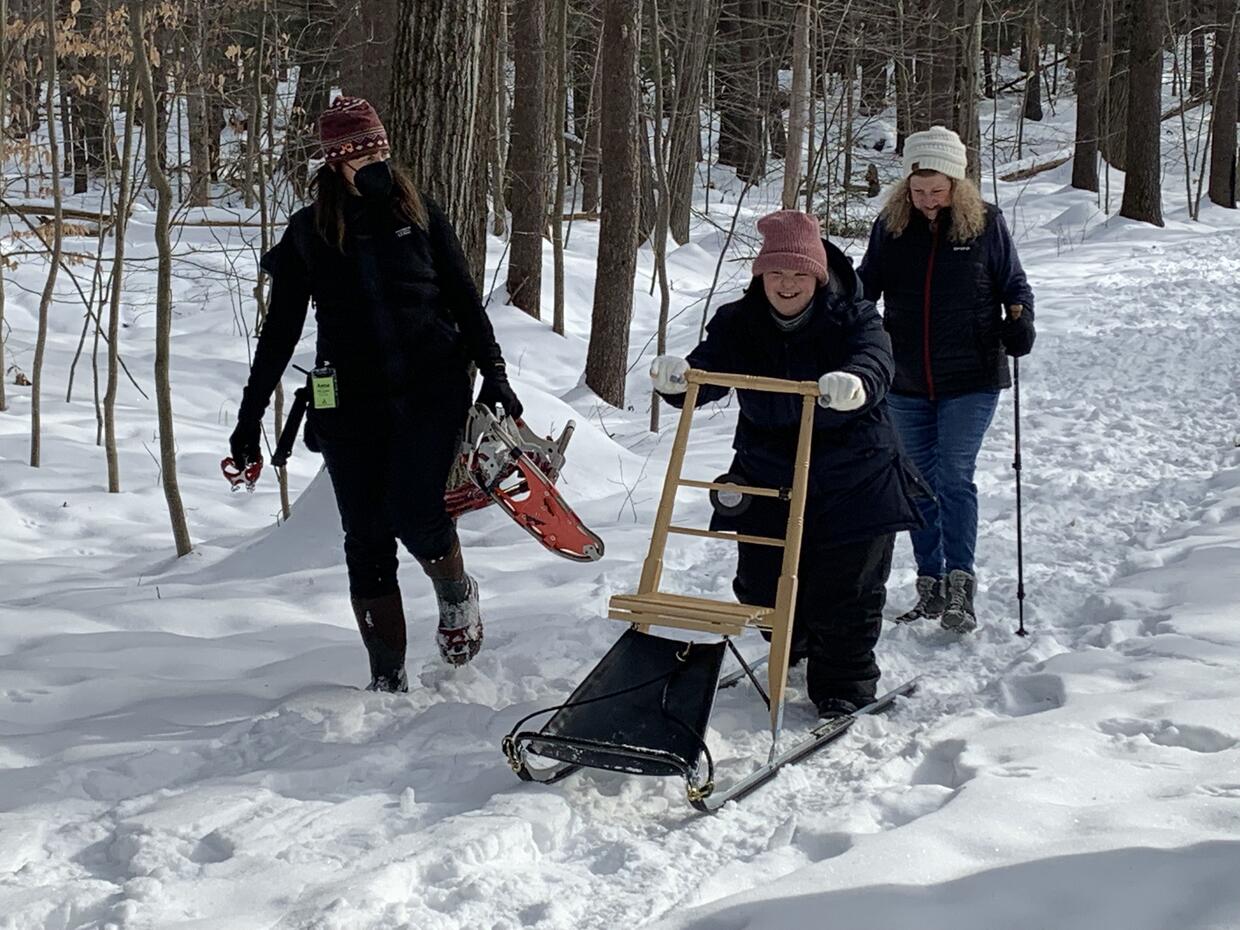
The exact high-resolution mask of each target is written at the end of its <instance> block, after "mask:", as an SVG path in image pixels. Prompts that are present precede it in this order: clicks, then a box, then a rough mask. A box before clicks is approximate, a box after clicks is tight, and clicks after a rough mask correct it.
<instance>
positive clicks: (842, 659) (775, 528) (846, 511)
mask: <svg viewBox="0 0 1240 930" xmlns="http://www.w3.org/2000/svg"><path fill="white" fill-rule="evenodd" d="M758 231H759V232H761V233H762V234H763V237H764V239H763V244H762V250H761V252H760V253H759V255H758V258H757V260H756V261H755V262H754V268H753V270H754V279H753V282H752V283H751V284H750V286H749V288H748V290H746V291H745V295H744V297H742V298H741V299H740V300H738V301H736V302H735V303H731V304H727V305H725V306H722V307H720V308H719V310H718V311H717V312H716V313H715V316H714V317H713V318H712V319H711V321H710V324H709V325H708V326H707V329H706V332H707V335H706V339H705V341H703V342H702V343H701V344H700V345H698V347H697V348H695V349H694V350H693V351H692V352H690V353H689V356H688V358H685V359H682V358H676V357H674V356H659V357H658V358H656V359H655V360H654V363H653V364H652V366H651V378H652V379H653V381H654V386H655V389H656V390H657V391H658V392H659V393H660V394H661V395H663V397H664V398H665V399H666V400H667V401H668V402H669V403H671V404H672V405H673V406H677V407H679V406H681V405H682V404H683V403H684V397H683V395H684V392H685V389H686V385H685V382H684V372H685V371H687V370H688V369H689V368H690V367H692V368H699V369H704V370H706V371H720V372H730V373H735V374H745V375H759V376H764V377H771V378H785V379H791V380H795V381H807V380H808V381H817V382H818V385H819V389H820V390H821V391H822V394H823V396H822V397H821V398H819V401H818V403H819V407H818V409H817V410H816V411H815V415H814V435H813V443H812V447H811V458H810V479H809V496H808V499H807V502H806V509H805V533H804V537H803V540H802V546H801V558H800V563H799V565H798V569H797V584H798V587H797V599H796V617H795V623H794V629H793V659H794V661H795V660H797V659H799V658H800V657H801V656H806V655H807V656H808V658H809V666H808V668H807V670H806V680H807V684H808V687H809V697H810V700H811V701H813V702H814V704H815V705H816V706H817V707H818V710H819V713H820V714H822V715H823V716H832V715H835V714H839V713H851V712H852V711H854V710H856V709H857V708H858V707H859V706H862V705H864V704H867V703H869V702H870V701H872V700H873V699H874V696H875V693H876V686H877V683H878V679H879V675H880V672H879V668H878V665H877V663H876V662H875V660H874V646H875V644H876V643H877V642H878V636H879V632H880V629H881V627H882V616H883V605H884V603H885V602H886V585H887V575H888V574H889V572H890V570H891V553H892V548H893V545H894V541H895V534H896V533H897V532H899V531H900V530H906V529H910V528H912V527H915V526H918V525H919V523H920V521H919V518H918V516H917V510H916V508H915V506H914V504H913V501H912V499H911V498H912V493H913V492H914V491H915V489H916V485H917V478H916V475H915V473H914V472H913V471H912V469H911V468H909V467H908V466H907V464H906V463H905V462H904V460H903V458H902V457H901V455H900V452H899V446H898V443H897V441H896V437H895V433H894V431H893V430H892V427H891V424H890V423H889V422H888V420H887V414H886V410H885V406H884V404H883V397H884V395H885V394H886V393H887V388H888V386H889V385H890V383H891V377H892V361H891V345H890V342H889V340H888V338H887V334H886V333H884V332H883V328H882V323H881V321H880V319H879V316H878V313H877V311H876V310H875V309H874V305H873V304H872V303H870V302H869V301H867V300H864V299H863V298H862V297H861V293H860V285H859V282H858V280H857V276H856V273H855V272H854V271H853V269H852V266H851V265H850V264H849V263H848V259H847V258H845V257H844V254H843V253H842V252H840V251H839V250H838V249H836V248H835V247H834V246H832V245H830V244H828V243H824V242H823V241H822V239H821V238H819V233H818V223H817V221H816V220H815V219H814V218H813V217H812V216H809V215H808V214H805V213H799V212H797V211H795V210H781V211H779V212H777V213H773V214H771V215H770V216H767V217H764V218H763V219H761V220H759V222H758ZM726 393H727V391H726V389H724V388H718V387H708V386H704V387H702V388H701V390H700V391H699V393H698V403H699V404H704V403H708V402H710V401H712V400H718V399H719V398H721V397H723V396H724V395H725V394H726ZM737 397H738V400H739V404H740V414H739V416H738V418H737V424H736V438H735V440H734V441H733V448H734V449H735V450H736V457H735V458H734V459H733V462H732V467H731V469H730V471H731V473H732V474H734V475H736V476H737V477H738V478H739V479H740V480H741V481H742V482H744V483H746V484H754V485H760V486H765V487H790V486H791V483H792V471H793V461H794V458H795V453H796V446H797V436H798V434H799V427H800V419H801V398H799V397H795V396H792V395H786V394H770V393H763V392H758V391H744V390H742V391H738V392H737ZM787 519H788V507H787V504H786V503H785V502H781V501H779V500H777V499H773V498H766V497H760V498H755V499H752V500H751V501H750V504H749V507H748V509H747V510H746V511H745V512H744V513H743V514H741V515H740V516H737V517H730V518H725V517H722V516H720V515H718V514H717V515H716V516H715V517H714V518H713V519H712V523H711V526H712V528H714V529H726V530H736V531H739V532H742V533H746V534H754V535H760V536H776V537H782V536H783V535H784V530H785V527H786V523H787ZM738 548H739V555H738V559H737V569H736V579H735V581H734V582H733V588H734V590H735V592H736V596H737V598H738V599H739V600H740V601H741V602H742V603H747V604H760V605H764V606H770V605H773V604H774V603H775V593H776V583H777V582H778V580H779V572H780V563H781V561H782V552H781V551H780V550H778V549H774V548H771V547H769V546H759V545H752V544H748V543H741V544H740V545H739V547H738Z"/></svg>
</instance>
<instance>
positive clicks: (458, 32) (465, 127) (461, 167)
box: [386, 0, 541, 290]
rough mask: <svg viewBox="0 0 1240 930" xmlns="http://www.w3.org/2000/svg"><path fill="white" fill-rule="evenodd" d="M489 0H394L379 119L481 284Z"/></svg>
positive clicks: (491, 4) (480, 285)
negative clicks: (390, 55) (386, 93)
mask: <svg viewBox="0 0 1240 930" xmlns="http://www.w3.org/2000/svg"><path fill="white" fill-rule="evenodd" d="M495 2H496V0H453V2H452V3H450V4H428V3H423V2H420V0H400V13H399V15H398V17H397V20H398V23H399V32H398V34H397V37H396V56H395V58H394V60H393V71H392V101H391V106H390V109H389V113H390V114H391V115H390V117H389V119H388V121H387V123H386V126H387V129H388V134H389V137H390V139H391V142H392V148H393V152H394V153H395V155H396V157H397V158H398V159H399V160H400V161H401V162H403V163H404V164H405V165H407V166H408V167H409V169H410V171H412V173H413V177H414V180H415V181H416V183H417V184H418V185H419V187H420V188H421V190H423V191H425V192H426V193H427V194H428V195H430V196H431V197H432V198H434V200H435V201H436V202H437V203H439V204H440V205H441V206H442V207H443V209H444V212H446V213H447V215H448V217H449V218H450V219H451V220H452V222H453V225H454V226H455V227H456V231H457V234H458V235H459V236H460V239H461V245H462V248H463V249H464V250H465V254H466V256H467V257H468V258H469V260H470V270H471V271H472V272H473V275H474V283H475V284H476V285H477V286H478V288H479V289H480V290H481V289H482V288H483V286H484V285H485V281H484V271H485V265H486V183H487V158H486V152H487V149H488V147H489V145H490V143H491V139H490V132H491V126H490V118H489V117H488V118H486V119H480V118H479V117H480V116H481V115H484V113H485V110H486V109H487V108H489V106H490V101H491V99H492V98H491V97H490V96H487V93H488V91H489V89H490V85H491V75H490V72H491V70H492V69H491V57H490V56H491V54H492V53H493V49H492V48H491V47H490V46H489V45H488V44H487V41H486V39H487V37H486V35H485V34H484V30H482V29H480V28H479V24H480V23H483V24H487V23H493V22H494V21H495V15H494V14H495V12H496V10H495ZM491 31H492V38H493V37H494V36H493V32H494V28H493V27H492V30H491ZM448 49H450V50H451V54H446V53H445V51H446V50H448ZM539 99H541V94H540V95H539Z"/></svg>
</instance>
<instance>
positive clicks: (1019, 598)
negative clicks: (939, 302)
mask: <svg viewBox="0 0 1240 930" xmlns="http://www.w3.org/2000/svg"><path fill="white" fill-rule="evenodd" d="M1012 397H1013V400H1014V402H1015V409H1014V411H1013V417H1014V418H1015V420H1016V457H1015V458H1014V459H1013V460H1012V468H1013V469H1014V470H1015V471H1016V612H1017V616H1019V618H1020V626H1019V627H1017V629H1016V635H1017V636H1028V635H1029V632H1028V631H1027V630H1026V629H1025V550H1024V538H1023V530H1022V526H1021V506H1020V505H1021V501H1020V359H1019V358H1013V359H1012Z"/></svg>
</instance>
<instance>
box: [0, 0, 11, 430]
mask: <svg viewBox="0 0 1240 930" xmlns="http://www.w3.org/2000/svg"><path fill="white" fill-rule="evenodd" d="M8 21H9V0H0V23H5V24H7V23H8ZM8 61H9V33H8V29H7V28H6V29H0V165H3V164H4V163H5V161H4V160H5V158H6V154H5V150H4V149H5V142H6V141H7V139H8V135H9V132H8V130H9V113H8V102H9V86H8V77H9V68H8ZM0 183H2V182H0ZM0 193H2V191H0ZM7 370H8V366H7V365H5V364H4V262H0V412H3V411H5V410H7V409H9V404H8V399H7V398H6V396H5V393H4V392H5V387H4V379H5V376H6V372H7Z"/></svg>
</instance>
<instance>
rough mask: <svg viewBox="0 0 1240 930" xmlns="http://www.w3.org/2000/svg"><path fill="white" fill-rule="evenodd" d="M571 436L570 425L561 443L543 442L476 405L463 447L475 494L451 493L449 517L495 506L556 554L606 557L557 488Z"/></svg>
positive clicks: (517, 423) (589, 559) (583, 559)
mask: <svg viewBox="0 0 1240 930" xmlns="http://www.w3.org/2000/svg"><path fill="white" fill-rule="evenodd" d="M572 432H573V424H572V423H571V422H570V423H569V424H568V426H566V427H565V429H564V432H563V433H562V434H561V435H560V438H559V439H558V440H552V439H540V438H539V437H538V436H536V435H535V434H534V433H533V432H531V431H530V430H529V429H528V428H527V427H526V426H525V424H524V423H523V422H520V421H517V420H514V419H513V418H512V417H503V418H500V417H497V416H496V415H495V414H493V413H492V412H491V411H490V410H488V409H487V408H486V407H485V406H483V405H481V404H476V405H474V407H473V408H472V409H471V410H470V413H469V421H468V423H467V424H466V428H465V441H464V444H463V447H462V465H463V468H464V471H465V472H466V474H467V475H468V478H469V480H470V481H471V483H472V485H473V489H474V491H473V492H470V493H464V492H463V491H462V490H461V488H460V487H459V486H457V487H456V489H455V490H452V491H449V492H448V495H447V500H448V510H449V513H450V514H452V516H454V517H455V516H457V515H459V514H460V513H464V512H466V511H468V510H474V509H478V507H479V506H486V504H488V503H492V502H493V503H496V504H498V505H499V506H500V508H501V509H503V511H504V512H505V513H507V514H508V515H509V516H510V517H512V519H513V520H514V521H515V522H516V524H517V525H518V526H520V527H521V528H522V529H523V530H525V531H526V532H527V533H529V534H530V535H531V536H533V537H534V538H535V539H537V540H538V541H539V542H540V543H542V545H543V546H544V547H545V548H546V549H548V550H550V551H551V552H554V553H555V554H556V555H559V556H562V557H563V558H566V559H571V560H573V561H576V562H594V561H597V560H598V559H600V558H602V557H603V541H602V539H600V538H599V537H598V535H597V534H595V533H594V532H592V531H591V530H590V529H589V528H588V527H586V525H585V524H584V523H582V522H581V519H580V518H579V517H578V516H577V514H575V513H574V512H573V509H572V508H571V507H570V506H568V504H567V503H566V502H565V500H564V498H563V497H562V496H560V493H559V491H557V490H556V488H555V479H556V478H557V477H558V476H559V473H560V469H561V468H563V467H564V449H565V447H566V446H567V445H568V440H569V439H570V438H571V436H572ZM478 495H481V496H482V498H483V502H482V503H479V501H478Z"/></svg>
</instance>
